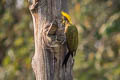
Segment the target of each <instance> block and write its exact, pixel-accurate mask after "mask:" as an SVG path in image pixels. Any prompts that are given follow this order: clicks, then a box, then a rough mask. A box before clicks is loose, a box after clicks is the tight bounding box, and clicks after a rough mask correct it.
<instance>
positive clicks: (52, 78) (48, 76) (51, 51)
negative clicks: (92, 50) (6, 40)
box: [30, 0, 73, 80]
mask: <svg viewBox="0 0 120 80" xmlns="http://www.w3.org/2000/svg"><path fill="white" fill-rule="evenodd" d="M61 10H63V11H67V0H33V2H32V5H31V6H30V11H31V14H32V18H33V24H34V41H35V54H34V56H33V59H32V67H33V70H34V73H35V76H36V80H73V78H72V67H73V59H72V58H70V59H69V61H68V64H67V67H62V62H63V60H64V57H65V55H66V53H67V47H66V42H65V35H64V25H62V24H61V14H60V13H61Z"/></svg>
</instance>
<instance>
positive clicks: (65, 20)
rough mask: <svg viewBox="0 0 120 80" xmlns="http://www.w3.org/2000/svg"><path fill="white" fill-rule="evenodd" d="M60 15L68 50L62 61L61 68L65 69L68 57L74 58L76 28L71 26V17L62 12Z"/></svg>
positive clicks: (76, 42)
mask: <svg viewBox="0 0 120 80" xmlns="http://www.w3.org/2000/svg"><path fill="white" fill-rule="evenodd" d="M61 15H62V24H64V26H65V30H64V33H65V36H66V44H67V48H68V52H67V54H66V56H65V58H64V60H63V63H62V66H65V67H66V65H67V62H68V59H69V57H70V55H71V56H72V58H73V56H75V54H76V50H77V47H78V30H77V27H76V26H75V25H73V24H72V21H71V17H70V16H69V14H67V13H66V12H63V11H62V12H61Z"/></svg>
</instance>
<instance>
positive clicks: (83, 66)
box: [0, 0, 120, 80]
mask: <svg viewBox="0 0 120 80" xmlns="http://www.w3.org/2000/svg"><path fill="white" fill-rule="evenodd" d="M69 2H70V3H69V4H68V5H69V14H70V15H71V17H72V21H73V23H74V24H75V25H77V28H78V30H79V47H78V50H77V55H76V57H75V64H74V68H73V73H74V80H120V0H69ZM33 53H34V39H33V24H32V18H31V14H30V12H29V9H28V2H27V0H0V80H35V77H34V73H33V71H32V68H31V58H32V56H33Z"/></svg>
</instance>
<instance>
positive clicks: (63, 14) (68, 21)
mask: <svg viewBox="0 0 120 80" xmlns="http://www.w3.org/2000/svg"><path fill="white" fill-rule="evenodd" d="M61 14H62V19H63V23H66V22H67V23H70V24H72V21H71V17H70V15H69V14H67V13H66V12H63V11H62V12H61Z"/></svg>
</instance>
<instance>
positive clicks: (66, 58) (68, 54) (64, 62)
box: [62, 51, 73, 67]
mask: <svg viewBox="0 0 120 80" xmlns="http://www.w3.org/2000/svg"><path fill="white" fill-rule="evenodd" d="M70 55H71V56H72V57H73V52H70V51H69V52H68V53H67V55H66V56H65V59H64V61H63V63H62V67H63V66H64V65H65V67H66V65H67V62H68V59H69V57H70Z"/></svg>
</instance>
